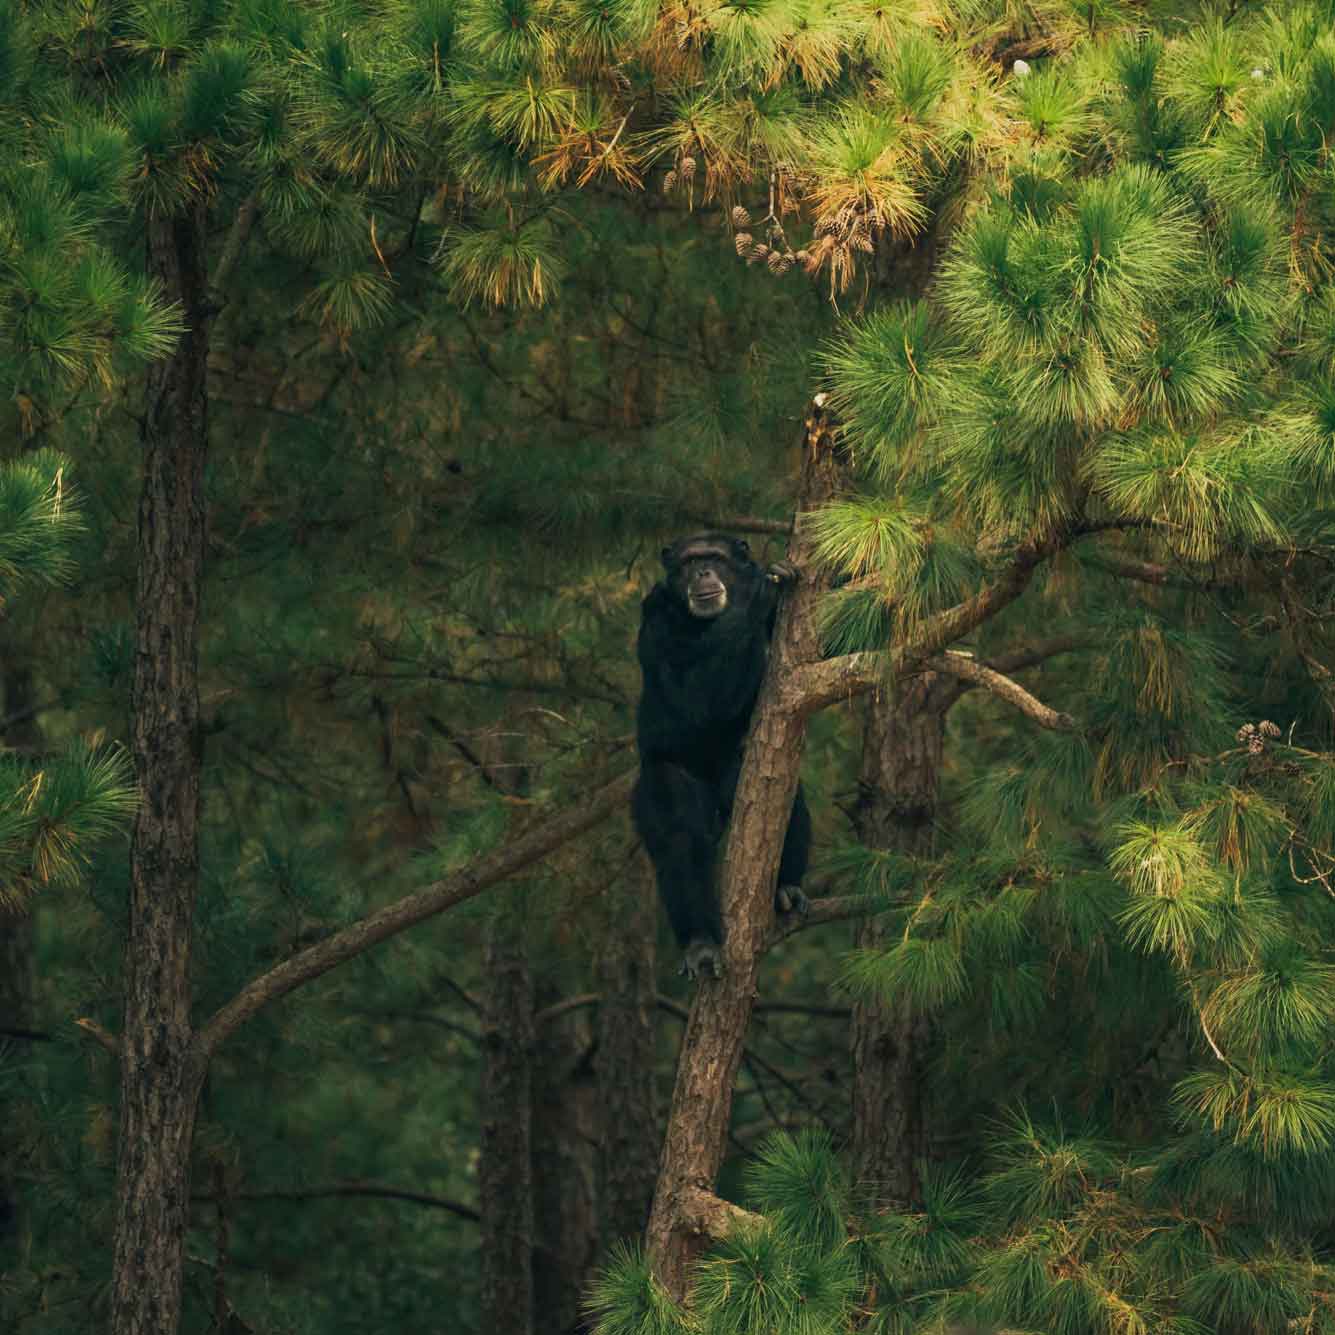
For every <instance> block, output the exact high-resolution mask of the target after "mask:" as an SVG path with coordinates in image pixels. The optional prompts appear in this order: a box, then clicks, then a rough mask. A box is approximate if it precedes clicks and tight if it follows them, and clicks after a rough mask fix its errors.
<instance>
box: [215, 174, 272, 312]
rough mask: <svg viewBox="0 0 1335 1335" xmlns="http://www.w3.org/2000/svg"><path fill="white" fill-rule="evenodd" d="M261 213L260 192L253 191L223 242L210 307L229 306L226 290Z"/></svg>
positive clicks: (216, 267)
mask: <svg viewBox="0 0 1335 1335" xmlns="http://www.w3.org/2000/svg"><path fill="white" fill-rule="evenodd" d="M259 211H260V197H259V192H258V191H255V190H252V191H251V192H250V194H248V195H247V196H246V197H245V199H243V200H242V201H241V207H240V208H239V209H237V211H236V217H235V218H233V219H232V226H231V229H230V230H229V231H228V233H227V240H226V241H225V242H223V248H222V254H221V255H219V256H218V263H217V264H216V265H214V268H213V278H212V281H211V282H210V283H209V297H208V300H209V305H210V306H213V307H214V308H216V309H217V310H222V308H223V307H224V306H225V305H226V304H227V295H226V292H225V291H224V289H225V288H226V287H227V283H228V281H229V279H230V278H231V277H232V270H233V269H235V268H236V262H237V261H238V260H239V259H240V258H241V252H242V251H243V250H244V249H245V247H246V242H247V241H248V240H249V239H250V230H251V228H252V227H254V225H255V219H256V218H257V217H258V216H259Z"/></svg>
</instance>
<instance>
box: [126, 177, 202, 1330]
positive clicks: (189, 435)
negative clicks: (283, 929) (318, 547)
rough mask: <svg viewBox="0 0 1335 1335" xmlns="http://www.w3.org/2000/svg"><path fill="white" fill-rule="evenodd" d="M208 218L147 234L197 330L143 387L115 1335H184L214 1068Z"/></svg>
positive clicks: (162, 221) (157, 223)
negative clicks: (209, 894)
mask: <svg viewBox="0 0 1335 1335" xmlns="http://www.w3.org/2000/svg"><path fill="white" fill-rule="evenodd" d="M204 244H205V229H204V208H203V205H202V204H201V205H196V206H194V207H193V208H191V209H190V210H189V211H188V212H186V213H182V214H180V215H177V216H176V217H173V218H158V219H150V220H149V222H148V223H147V247H148V268H149V272H150V273H151V274H152V275H153V276H154V277H155V278H157V279H158V281H159V282H160V283H161V284H162V287H163V292H164V295H165V296H166V297H167V299H168V300H170V301H175V302H178V303H179V304H180V307H181V311H182V314H183V316H184V320H185V323H186V325H187V331H186V333H185V334H184V335H183V336H182V338H181V340H180V342H179V343H178V344H177V346H176V349H175V350H174V352H173V353H172V355H171V356H170V357H168V358H166V359H164V360H163V361H160V362H157V363H155V364H154V365H153V366H151V367H150V368H149V372H148V386H147V389H148V393H147V406H146V409H145V413H144V418H143V423H142V432H141V434H142V439H143V448H144V487H143V494H142V496H141V498H140V502H139V570H138V582H137V588H136V601H137V617H138V624H137V632H136V643H135V665H134V684H133V688H132V696H131V704H132V708H133V715H134V718H133V747H134V764H135V774H136V777H137V779H138V783H139V798H140V805H139V808H138V810H137V812H136V814H135V820H134V828H133V832H132V835H131V843H130V914H129V933H128V937H127V940H126V948H125V976H124V988H125V1020H124V1027H123V1029H122V1031H121V1108H120V1128H119V1134H120V1151H119V1158H118V1162H117V1218H116V1249H115V1263H114V1266H115V1268H114V1271H113V1275H112V1287H111V1330H112V1332H113V1335H174V1332H175V1331H176V1329H177V1325H178V1322H179V1319H180V1311H181V1265H182V1253H183V1249H184V1244H185V1233H186V1227H187V1223H188V1209H189V1200H190V1142H191V1135H192V1132H193V1129H194V1120H195V1108H196V1105H197V1102H198V1097H199V1090H200V1087H201V1085H202V1083H203V1079H204V1071H205V1061H204V1059H203V1057H202V1055H201V1054H200V1052H199V1051H198V1049H197V1048H196V1046H195V1045H194V1043H193V1041H192V1040H193V1032H192V1029H191V1023H190V944H191V926H192V920H193V917H194V907H195V893H196V888H197V883H198V879H199V770H200V755H199V748H200V737H199V728H198V723H199V689H198V657H199V652H198V651H199V597H200V583H201V576H202V572H203V566H204V458H205V452H206V448H207V442H208V414H207V397H206V392H205V370H206V363H207V355H208V338H209V318H210V317H209V313H208V310H207V306H206V302H205V256H204Z"/></svg>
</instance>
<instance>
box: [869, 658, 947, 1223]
mask: <svg viewBox="0 0 1335 1335" xmlns="http://www.w3.org/2000/svg"><path fill="white" fill-rule="evenodd" d="M953 689H954V688H953V683H942V682H941V681H940V679H939V678H938V676H937V674H936V673H933V672H924V673H921V674H919V675H917V676H913V677H908V678H905V679H902V680H899V681H896V682H895V683H893V684H892V685H890V686H888V687H887V688H886V689H884V690H883V691H881V692H879V693H877V694H875V695H873V696H872V697H871V698H870V699H869V700H868V702H867V706H866V713H865V716H864V723H863V740H862V767H861V772H860V774H859V785H858V786H859V792H860V797H859V801H858V822H857V825H858V837H859V838H860V839H861V840H862V842H863V843H864V844H866V845H867V847H868V848H883V849H890V850H892V851H894V852H896V853H903V854H906V855H908V856H912V857H925V856H929V855H930V854H931V853H932V851H933V842H934V836H935V821H936V808H937V796H938V789H939V786H940V774H941V755H942V748H943V745H944V739H945V710H946V708H947V707H948V702H949V700H950V699H953V698H954V696H953V694H948V692H952V691H953ZM884 938H885V924H884V922H883V920H882V919H881V918H879V917H873V918H866V919H864V920H863V921H862V922H861V923H860V924H859V925H858V930H857V944H858V946H859V948H861V949H863V950H868V949H875V948H877V947H878V946H880V945H881V944H882V942H883V941H884ZM928 1038H929V1033H928V1026H927V1022H926V1020H925V1019H924V1018H923V1017H921V1016H915V1015H913V1014H911V1013H910V1012H909V1010H908V1009H907V1008H906V1007H905V1006H904V1005H903V1004H901V1003H898V1002H894V1001H879V1000H864V1001H859V1002H857V1003H856V1004H855V1005H854V1007H853V1026H852V1047H853V1100H852V1101H853V1107H852V1114H853V1118H852V1121H853V1136H852V1158H853V1174H854V1181H856V1182H858V1183H859V1184H860V1185H861V1187H862V1188H863V1189H864V1190H866V1191H867V1192H868V1193H869V1194H870V1196H871V1198H872V1199H873V1201H875V1202H876V1203H877V1204H881V1205H888V1204H891V1203H897V1204H900V1205H916V1204H918V1203H919V1201H920V1197H921V1190H920V1188H921V1183H920V1181H919V1177H918V1165H919V1164H920V1163H921V1161H922V1159H923V1157H924V1154H925V1152H926V1143H925V1140H924V1120H923V1066H924V1058H925V1056H926V1047H927V1043H928Z"/></svg>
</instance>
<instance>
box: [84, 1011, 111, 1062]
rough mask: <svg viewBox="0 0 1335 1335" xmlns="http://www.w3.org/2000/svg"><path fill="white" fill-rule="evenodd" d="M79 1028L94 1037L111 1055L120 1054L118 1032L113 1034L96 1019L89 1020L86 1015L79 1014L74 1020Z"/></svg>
mask: <svg viewBox="0 0 1335 1335" xmlns="http://www.w3.org/2000/svg"><path fill="white" fill-rule="evenodd" d="M74 1023H75V1024H77V1025H78V1026H79V1028H80V1029H82V1030H83V1031H84V1033H85V1034H87V1035H88V1037H89V1038H92V1039H96V1040H97V1042H99V1043H100V1044H101V1045H102V1046H103V1047H104V1048H106V1050H107V1051H108V1052H109V1053H111V1055H112V1056H113V1057H119V1056H120V1055H121V1040H120V1035H119V1034H113V1033H112V1032H111V1030H110V1029H104V1028H103V1027H102V1026H101V1025H100V1024H98V1022H97V1021H96V1020H90V1019H89V1018H88V1017H87V1016H86V1015H81V1016H80V1017H79V1018H78V1019H77V1020H75V1022H74Z"/></svg>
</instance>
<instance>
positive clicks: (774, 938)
mask: <svg viewBox="0 0 1335 1335" xmlns="http://www.w3.org/2000/svg"><path fill="white" fill-rule="evenodd" d="M875 912H876V905H875V903H874V902H873V901H872V900H870V899H868V898H867V896H865V895H831V896H830V897H829V898H828V899H813V900H812V901H811V903H810V906H809V908H808V909H807V911H806V913H804V914H803V913H785V914H784V915H783V917H782V918H776V919H775V921H774V925H773V926H772V927H771V928H770V931H769V935H768V936H767V937H766V938H765V945H764V949H766V950H772V949H773V948H774V947H775V946H777V945H778V944H779V942H780V941H786V940H787V939H788V938H789V937H790V936H793V935H795V934H796V933H797V932H801V931H804V930H805V929H806V928H808V927H823V926H824V925H825V924H826V923H829V922H848V921H849V920H850V919H852V918H865V917H866V916H867V914H869V913H875Z"/></svg>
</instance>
